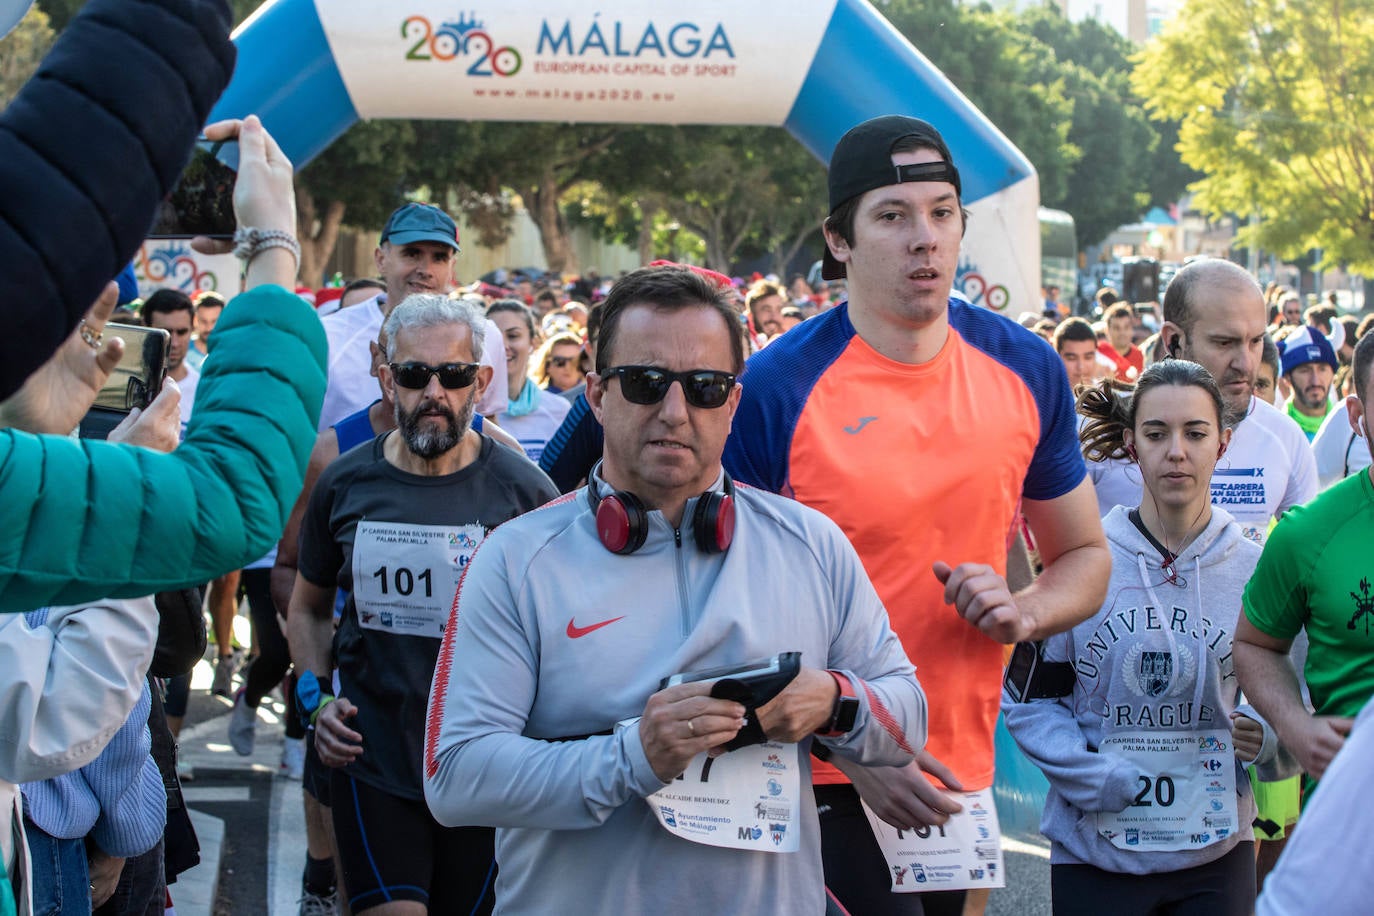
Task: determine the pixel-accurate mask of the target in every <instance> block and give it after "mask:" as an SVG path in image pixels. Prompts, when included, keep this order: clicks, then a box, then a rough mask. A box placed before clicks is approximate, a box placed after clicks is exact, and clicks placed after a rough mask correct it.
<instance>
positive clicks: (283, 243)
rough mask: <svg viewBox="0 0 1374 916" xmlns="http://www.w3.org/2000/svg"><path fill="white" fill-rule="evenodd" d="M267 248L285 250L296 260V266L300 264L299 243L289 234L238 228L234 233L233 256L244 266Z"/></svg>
mask: <svg viewBox="0 0 1374 916" xmlns="http://www.w3.org/2000/svg"><path fill="white" fill-rule="evenodd" d="M268 248H285V249H286V250H287V251H289V252H291V256H292V257H294V258H295V259H296V264H297V265H299V264H300V263H301V243H300V242H298V241H296V236H295V235H294V234H292V233H290V232H286V231H285V230H282V229H254V228H252V227H244V226H240V227H239V228H238V230H237V231H236V232H235V233H234V256H235V257H236V258H238V259H239V260H240V261H243V262H244V263H245V264H247V263H248V262H249V261H251V260H252V259H253V256H254V255H256V254H258V253H259V252H262V251H265V250H267V249H268Z"/></svg>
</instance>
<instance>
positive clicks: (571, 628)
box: [568, 614, 625, 639]
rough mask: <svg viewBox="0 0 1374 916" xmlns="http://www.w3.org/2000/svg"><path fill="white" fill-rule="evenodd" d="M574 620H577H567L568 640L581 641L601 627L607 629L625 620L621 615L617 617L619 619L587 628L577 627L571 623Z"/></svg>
mask: <svg viewBox="0 0 1374 916" xmlns="http://www.w3.org/2000/svg"><path fill="white" fill-rule="evenodd" d="M576 619H577V618H575V617H570V618H568V638H569V639H581V638H582V637H583V636H586V635H587V634H588V633H595V632H596V631H597V630H599V629H601V628H602V627H608V626H610V625H611V624H613V623H615V622H616V621H617V620H624V619H625V616H624V615H623V614H622V615H621V616H619V617H612V618H611V619H610V620H603V621H601V622H600V623H594V624H592V625H591V626H589V627H579V626H578V625H577V624H576V623H574V622H573V621H574V620H576Z"/></svg>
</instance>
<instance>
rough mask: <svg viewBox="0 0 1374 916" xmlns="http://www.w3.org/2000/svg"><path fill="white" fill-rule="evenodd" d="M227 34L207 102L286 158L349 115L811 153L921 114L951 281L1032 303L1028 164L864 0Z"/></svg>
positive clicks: (312, 21)
mask: <svg viewBox="0 0 1374 916" xmlns="http://www.w3.org/2000/svg"><path fill="white" fill-rule="evenodd" d="M235 41H236V42H237V43H238V46H239V62H238V70H237V72H236V73H235V74H234V79H233V81H232V82H231V83H230V85H229V88H228V89H227V90H226V92H225V94H224V96H223V98H222V99H221V100H220V102H219V105H218V106H217V108H216V110H215V114H214V116H215V117H241V116H243V115H246V114H249V113H252V112H256V113H257V114H259V115H260V116H261V117H262V119H263V121H264V122H265V123H266V125H267V127H268V129H269V130H270V131H272V133H273V134H274V135H275V136H276V138H277V139H278V141H279V142H280V143H281V145H282V147H283V149H284V150H285V152H286V153H287V155H288V156H290V157H291V159H292V160H293V161H294V162H296V163H297V164H302V163H304V162H306V161H308V160H309V159H310V158H311V157H312V156H314V155H315V154H317V153H319V152H320V151H321V150H323V149H324V148H325V147H326V146H328V145H329V143H330V142H331V141H333V140H334V138H336V137H337V136H339V134H341V133H342V132H343V131H344V130H345V129H347V127H348V126H349V125H350V124H352V123H353V122H354V121H356V120H357V119H359V118H436V119H444V118H453V119H466V120H493V121H563V122H567V121H591V122H620V123H641V124H642V123H655V124H658V123H664V124H759V125H774V126H783V127H785V128H787V130H788V131H790V132H791V133H792V135H793V136H795V137H796V138H797V140H799V141H800V142H801V143H802V144H803V145H804V146H805V147H806V148H807V149H809V150H810V151H811V152H812V153H813V154H814V155H816V156H817V157H818V158H820V159H821V160H822V161H823V162H825V161H828V160H829V158H830V152H831V150H832V149H833V148H834V145H835V143H836V142H837V141H838V140H839V138H840V136H841V135H842V134H843V133H844V132H845V131H846V130H847V129H849V128H850V127H852V126H853V125H854V124H857V123H858V122H860V121H862V120H865V119H866V118H870V117H873V116H876V115H881V114H894V113H895V114H909V115H915V116H917V117H921V118H925V119H926V120H928V121H930V122H931V123H933V124H935V125H936V126H937V127H938V128H939V129H940V131H941V133H942V134H943V135H944V137H945V140H946V141H947V142H948V144H949V146H950V150H951V152H952V153H953V155H954V158H955V161H956V163H957V164H958V166H959V170H960V173H961V175H962V178H963V190H964V203H965V205H966V206H967V207H968V209H969V211H970V213H971V214H972V219H971V221H970V224H969V230H968V234H967V236H966V238H965V239H964V245H963V250H962V259H961V265H960V276H959V284H958V285H959V286H960V287H961V288H962V289H963V291H964V293H965V295H966V296H967V297H968V298H969V299H970V300H971V301H973V302H975V303H978V304H982V305H987V306H989V307H992V308H995V309H998V310H1007V311H1009V312H1010V313H1011V314H1013V315H1015V314H1016V313H1018V312H1020V311H1023V310H1027V309H1029V310H1034V311H1039V309H1040V301H1041V300H1040V290H1039V285H1040V234H1039V224H1038V220H1037V215H1036V207H1037V205H1038V204H1039V197H1040V191H1039V180H1038V178H1037V176H1036V174H1035V170H1034V168H1033V167H1032V166H1031V164H1030V162H1029V161H1027V159H1026V158H1025V156H1024V155H1022V154H1021V152H1020V150H1018V149H1017V148H1016V147H1015V146H1013V145H1012V143H1011V141H1009V140H1008V139H1007V138H1006V137H1005V136H1003V135H1002V133H1001V132H1000V131H998V130H997V128H996V127H994V126H993V125H992V123H991V122H990V121H988V119H987V118H985V117H984V116H983V114H982V113H981V112H979V111H978V109H976V108H975V107H974V106H973V104H972V103H971V102H969V101H968V99H966V98H964V96H963V95H961V94H960V93H959V91H958V90H957V89H955V88H954V86H953V84H951V83H950V82H949V81H948V80H947V79H946V78H945V77H944V75H943V74H942V73H941V72H940V71H939V70H937V69H936V68H935V67H934V66H933V65H932V64H931V63H930V61H928V60H927V59H926V58H925V57H924V56H923V55H922V54H921V53H920V52H919V51H917V50H916V49H915V48H914V47H912V46H911V44H910V43H908V42H907V40H906V39H905V38H903V37H902V36H901V35H900V34H899V33H898V32H897V31H896V30H895V29H894V28H892V26H891V25H890V24H889V23H888V22H887V20H885V19H884V18H883V17H882V16H881V15H880V14H879V13H878V12H877V11H876V10H875V9H874V8H873V7H872V6H871V5H870V4H869V3H868V2H867V0H786V2H780V0H766V2H765V0H760V2H749V3H742V2H739V0H701V2H698V3H694V4H691V5H690V7H683V6H682V5H681V4H678V3H668V2H665V0H602V2H601V3H599V4H597V5H596V6H591V5H587V4H569V3H566V2H555V0H529V2H522V3H502V4H494V3H493V4H489V5H487V6H486V7H485V8H483V7H482V6H475V7H465V8H460V7H459V6H458V5H457V4H451V3H445V2H442V0H402V2H400V3H395V4H393V3H376V2H368V0H268V2H267V3H266V4H264V5H263V6H262V7H261V8H260V9H259V10H258V11H257V12H256V13H254V14H253V16H252V17H251V18H250V19H248V20H247V21H245V22H244V24H243V25H242V26H241V27H240V29H239V31H238V32H237V33H236V35H235ZM822 215H823V214H822V213H821V212H819V208H818V212H817V220H818V221H819V219H820V218H821V216H822Z"/></svg>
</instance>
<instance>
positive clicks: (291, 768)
mask: <svg viewBox="0 0 1374 916" xmlns="http://www.w3.org/2000/svg"><path fill="white" fill-rule="evenodd" d="M277 772H278V773H279V774H281V775H282V776H285V777H286V778H287V779H294V780H296V781H297V782H299V781H300V779H301V777H302V776H303V775H304V774H305V739H304V738H287V739H285V741H284V742H283V743H282V748H281V766H280V767H279V768H278V770H277Z"/></svg>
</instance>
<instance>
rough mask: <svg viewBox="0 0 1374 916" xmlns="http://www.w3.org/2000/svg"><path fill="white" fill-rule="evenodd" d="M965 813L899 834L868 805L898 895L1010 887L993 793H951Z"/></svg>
mask: <svg viewBox="0 0 1374 916" xmlns="http://www.w3.org/2000/svg"><path fill="white" fill-rule="evenodd" d="M946 794H947V795H949V796H950V797H951V798H954V799H956V800H957V801H959V802H960V803H961V804H962V805H963V806H964V810H963V811H960V812H959V813H958V814H952V815H950V818H949V820H947V821H945V823H943V824H941V825H939V826H932V827H916V828H913V829H911V830H898V829H897V828H896V827H893V826H892V825H891V824H889V823H888V822H887V821H885V820H883V819H882V818H880V817H878V815H876V814H874V813H873V809H872V808H870V807H868V805H867V804H865V805H864V814H866V815H868V824H869V826H870V827H871V828H872V830H873V836H874V837H875V838H876V839H877V840H878V845H879V846H880V847H881V848H882V850H883V858H885V859H887V866H888V869H889V872H890V874H891V876H892V891H893V893H897V894H916V893H926V892H929V891H955V890H965V889H967V888H971V887H1006V883H1007V882H1006V872H1005V871H1004V870H1003V867H1002V830H1001V827H1000V826H999V825H998V822H997V808H996V806H995V805H994V804H993V801H992V789H991V788H988V789H981V790H979V791H977V792H947V793H946Z"/></svg>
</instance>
